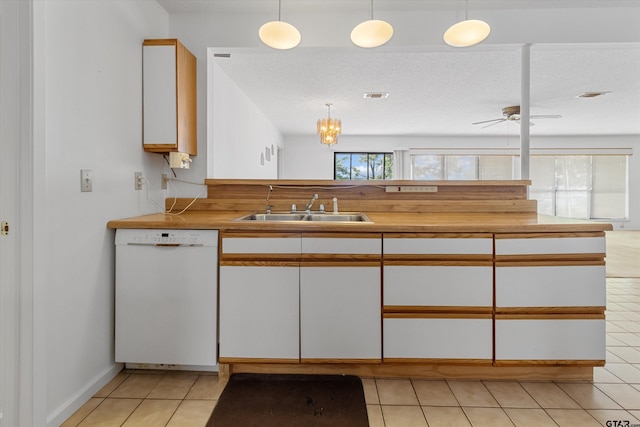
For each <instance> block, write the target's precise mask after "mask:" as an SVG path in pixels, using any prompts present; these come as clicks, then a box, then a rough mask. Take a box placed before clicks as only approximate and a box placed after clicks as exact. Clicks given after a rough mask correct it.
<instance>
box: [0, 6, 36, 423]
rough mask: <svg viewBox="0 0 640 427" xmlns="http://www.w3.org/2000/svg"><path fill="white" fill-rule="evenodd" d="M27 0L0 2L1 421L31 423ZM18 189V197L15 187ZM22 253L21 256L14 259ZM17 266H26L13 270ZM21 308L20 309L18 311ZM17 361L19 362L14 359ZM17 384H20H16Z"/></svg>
mask: <svg viewBox="0 0 640 427" xmlns="http://www.w3.org/2000/svg"><path fill="white" fill-rule="evenodd" d="M31 5H32V1H31V0H20V1H0V221H6V222H7V223H8V224H9V233H8V234H7V235H1V236H0V405H1V406H0V424H1V425H2V426H17V425H31V424H32V423H31V400H30V398H29V396H30V395H31V385H30V384H31V382H29V381H25V380H23V381H21V379H25V378H27V377H30V376H31V368H30V366H31V363H30V362H31V360H32V349H31V347H30V345H28V344H27V345H21V343H30V342H31V325H30V323H28V322H25V321H23V322H22V323H21V322H20V319H23V320H29V319H31V318H32V313H31V311H30V307H31V305H30V304H29V301H28V297H29V295H30V288H28V289H27V284H28V283H29V279H28V277H26V275H27V274H26V273H27V271H26V270H27V268H26V266H28V265H30V263H31V259H30V258H28V253H29V249H30V246H29V239H25V238H21V237H22V236H25V235H26V234H27V233H29V232H30V230H31V229H32V225H31V224H32V222H31V220H32V218H31V215H30V211H31V207H32V202H31V194H30V193H25V192H26V191H27V189H30V188H31V185H30V183H31V180H32V176H31V164H30V159H29V158H28V157H27V154H28V153H30V152H31V148H32V140H31V137H30V117H31V115H32V113H31V103H30V93H29V90H30V88H31V70H32V67H31V62H30V56H31V34H32V29H31V28H32V27H31V21H30V19H29V14H30V11H31ZM20 189H23V193H22V194H21V197H20V198H19V197H18V195H19V194H20V192H19V190H20ZM19 257H21V258H19ZM19 265H22V266H25V267H24V268H23V269H22V271H21V273H22V274H20V275H19V274H18V271H19V269H18V267H19ZM18 307H21V311H18ZM19 361H20V362H21V363H18V362H19ZM18 384H20V387H18Z"/></svg>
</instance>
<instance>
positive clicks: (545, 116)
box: [530, 114, 562, 119]
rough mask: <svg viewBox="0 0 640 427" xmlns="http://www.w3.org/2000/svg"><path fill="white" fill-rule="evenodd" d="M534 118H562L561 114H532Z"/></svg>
mask: <svg viewBox="0 0 640 427" xmlns="http://www.w3.org/2000/svg"><path fill="white" fill-rule="evenodd" d="M530 117H531V118H532V119H561V118H562V116H561V115H560V114H534V115H532V116H530Z"/></svg>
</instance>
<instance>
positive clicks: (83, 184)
mask: <svg viewBox="0 0 640 427" xmlns="http://www.w3.org/2000/svg"><path fill="white" fill-rule="evenodd" d="M80 191H82V192H83V193H85V192H90V191H93V177H92V173H91V170H90V169H82V170H80Z"/></svg>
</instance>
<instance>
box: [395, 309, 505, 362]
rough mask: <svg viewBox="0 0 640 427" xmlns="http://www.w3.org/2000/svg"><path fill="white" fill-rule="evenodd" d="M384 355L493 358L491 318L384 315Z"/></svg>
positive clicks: (401, 357)
mask: <svg viewBox="0 0 640 427" xmlns="http://www.w3.org/2000/svg"><path fill="white" fill-rule="evenodd" d="M383 330H384V340H383V342H384V347H383V357H384V359H385V360H387V361H388V359H470V360H489V361H491V360H492V357H493V329H492V320H491V319H490V318H485V319H456V318H417V319H412V318H385V319H384V322H383Z"/></svg>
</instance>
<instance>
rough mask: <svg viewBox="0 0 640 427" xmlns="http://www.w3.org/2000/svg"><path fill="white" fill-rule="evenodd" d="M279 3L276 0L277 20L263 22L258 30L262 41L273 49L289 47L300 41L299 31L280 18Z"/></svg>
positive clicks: (296, 44)
mask: <svg viewBox="0 0 640 427" xmlns="http://www.w3.org/2000/svg"><path fill="white" fill-rule="evenodd" d="M280 9H281V4H280V0H278V20H277V21H271V22H267V23H266V24H264V25H263V26H262V27H260V29H259V30H258V36H259V37H260V40H262V43H264V44H266V45H267V46H269V47H272V48H274V49H291V48H294V47H296V46H298V44H299V43H300V39H301V37H300V31H298V29H297V28H296V27H294V26H293V25H291V24H289V23H288V22H283V21H281V20H280Z"/></svg>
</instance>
